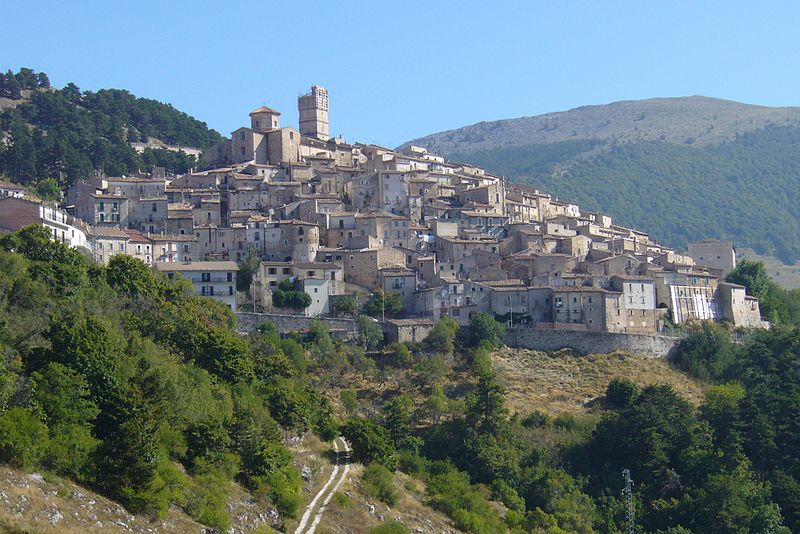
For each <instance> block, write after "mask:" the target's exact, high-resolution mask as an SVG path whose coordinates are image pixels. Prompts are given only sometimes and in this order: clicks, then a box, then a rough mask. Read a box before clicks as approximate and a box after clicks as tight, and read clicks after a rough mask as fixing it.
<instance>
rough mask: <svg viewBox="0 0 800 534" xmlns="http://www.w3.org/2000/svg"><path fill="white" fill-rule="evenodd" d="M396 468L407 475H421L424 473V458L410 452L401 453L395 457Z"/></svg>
mask: <svg viewBox="0 0 800 534" xmlns="http://www.w3.org/2000/svg"><path fill="white" fill-rule="evenodd" d="M397 467H398V469H400V471H402V472H403V473H406V474H409V475H422V474H424V473H425V458H423V457H422V456H420V455H419V454H417V453H414V452H411V451H401V452H400V453H399V454H398V455H397Z"/></svg>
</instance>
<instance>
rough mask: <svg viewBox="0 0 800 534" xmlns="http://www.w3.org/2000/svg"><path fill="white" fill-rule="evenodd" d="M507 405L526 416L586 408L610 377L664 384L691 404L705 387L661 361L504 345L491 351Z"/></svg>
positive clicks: (638, 382) (699, 397)
mask: <svg viewBox="0 0 800 534" xmlns="http://www.w3.org/2000/svg"><path fill="white" fill-rule="evenodd" d="M493 359H494V363H495V366H496V369H497V371H498V375H499V376H500V378H501V380H502V382H503V385H504V386H505V388H506V399H507V402H508V405H509V408H510V409H511V410H512V411H514V412H516V413H519V414H520V415H527V414H529V413H531V412H533V411H540V412H543V413H547V414H553V415H555V414H559V413H562V412H576V413H580V412H587V411H591V409H592V406H593V405H594V404H595V403H596V401H597V399H598V398H600V397H602V396H603V395H604V394H605V390H606V387H607V386H608V383H609V382H610V381H611V379H613V378H614V377H625V378H629V379H630V380H632V381H634V382H636V383H637V384H639V385H642V386H643V385H647V384H653V383H656V384H669V385H671V386H672V387H673V388H675V390H676V391H677V392H678V393H680V394H681V395H682V396H683V397H685V398H686V399H688V400H689V401H690V402H692V403H693V404H699V403H700V402H701V401H702V400H703V394H704V387H703V386H702V385H701V384H700V383H699V382H697V381H696V380H694V379H692V378H690V377H689V376H687V375H686V374H684V373H683V372H681V371H679V370H677V369H675V368H674V367H672V366H671V365H670V364H669V363H668V362H667V361H666V360H662V359H653V358H645V357H642V356H631V355H629V354H624V353H613V354H592V355H589V356H580V355H578V354H576V353H574V352H572V351H570V350H561V351H558V352H554V353H547V352H538V351H533V350H524V349H511V348H508V347H504V348H502V349H500V350H497V351H495V352H494V353H493Z"/></svg>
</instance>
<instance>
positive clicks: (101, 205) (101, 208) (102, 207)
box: [98, 201, 106, 211]
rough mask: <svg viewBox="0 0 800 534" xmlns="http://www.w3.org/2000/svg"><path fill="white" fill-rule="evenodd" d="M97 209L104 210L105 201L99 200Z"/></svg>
mask: <svg viewBox="0 0 800 534" xmlns="http://www.w3.org/2000/svg"><path fill="white" fill-rule="evenodd" d="M98 209H99V210H100V211H106V203H105V202H103V201H101V202H100V207H99V208H98Z"/></svg>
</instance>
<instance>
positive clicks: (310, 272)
mask: <svg viewBox="0 0 800 534" xmlns="http://www.w3.org/2000/svg"><path fill="white" fill-rule="evenodd" d="M316 275H317V271H308V276H309V277H310V278H313V277H314V276H316Z"/></svg>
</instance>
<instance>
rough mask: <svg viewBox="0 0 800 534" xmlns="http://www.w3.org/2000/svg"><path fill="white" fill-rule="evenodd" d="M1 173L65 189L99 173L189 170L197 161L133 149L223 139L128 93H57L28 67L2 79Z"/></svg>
mask: <svg viewBox="0 0 800 534" xmlns="http://www.w3.org/2000/svg"><path fill="white" fill-rule="evenodd" d="M0 96H3V97H5V99H4V100H3V102H4V105H3V106H0V137H2V138H4V141H5V142H4V143H0V173H4V174H6V175H7V176H8V177H9V178H11V179H12V180H14V181H15V182H17V183H20V184H24V185H32V186H35V185H36V184H38V183H41V182H42V181H44V180H48V179H49V180H55V181H56V182H57V185H58V187H60V188H65V187H67V186H69V185H70V184H72V183H74V181H75V180H78V179H80V178H85V177H86V176H88V175H89V174H90V173H91V172H92V171H94V170H102V171H104V172H106V173H107V174H109V175H121V174H126V173H127V174H130V173H133V172H136V171H137V170H149V169H150V168H151V167H152V166H164V167H167V169H168V170H169V171H174V172H185V171H186V170H187V169H189V168H190V167H192V166H197V161H196V160H195V158H194V157H192V156H188V155H187V154H185V153H183V152H171V151H169V150H165V149H150V148H148V149H145V151H144V153H142V154H139V153H137V152H136V151H135V150H134V149H133V148H131V146H130V143H131V142H135V141H147V140H148V138H156V139H159V140H161V141H163V142H165V143H167V144H170V145H177V146H188V147H196V148H200V149H202V148H207V147H208V146H210V145H212V144H213V143H215V142H217V141H219V140H221V139H222V137H221V136H220V134H219V133H217V132H216V131H214V130H211V129H209V128H208V127H207V126H206V124H205V123H203V122H200V121H198V120H197V119H194V118H192V117H190V116H189V115H187V114H186V113H183V112H181V111H178V110H176V109H175V108H173V107H172V106H170V105H168V104H162V103H160V102H157V101H155V100H151V99H146V98H137V97H135V96H133V95H132V94H130V93H129V92H127V91H125V90H119V89H102V90H100V91H97V92H92V91H81V90H80V89H79V88H78V87H77V86H76V85H75V84H72V83H70V84H67V85H66V86H65V87H64V88H63V89H53V88H51V87H50V82H49V80H48V78H47V75H46V74H44V73H35V72H33V71H31V70H30V69H22V70H21V71H20V72H19V73H17V74H13V73H11V72H8V73H6V74H4V75H2V76H0Z"/></svg>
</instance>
